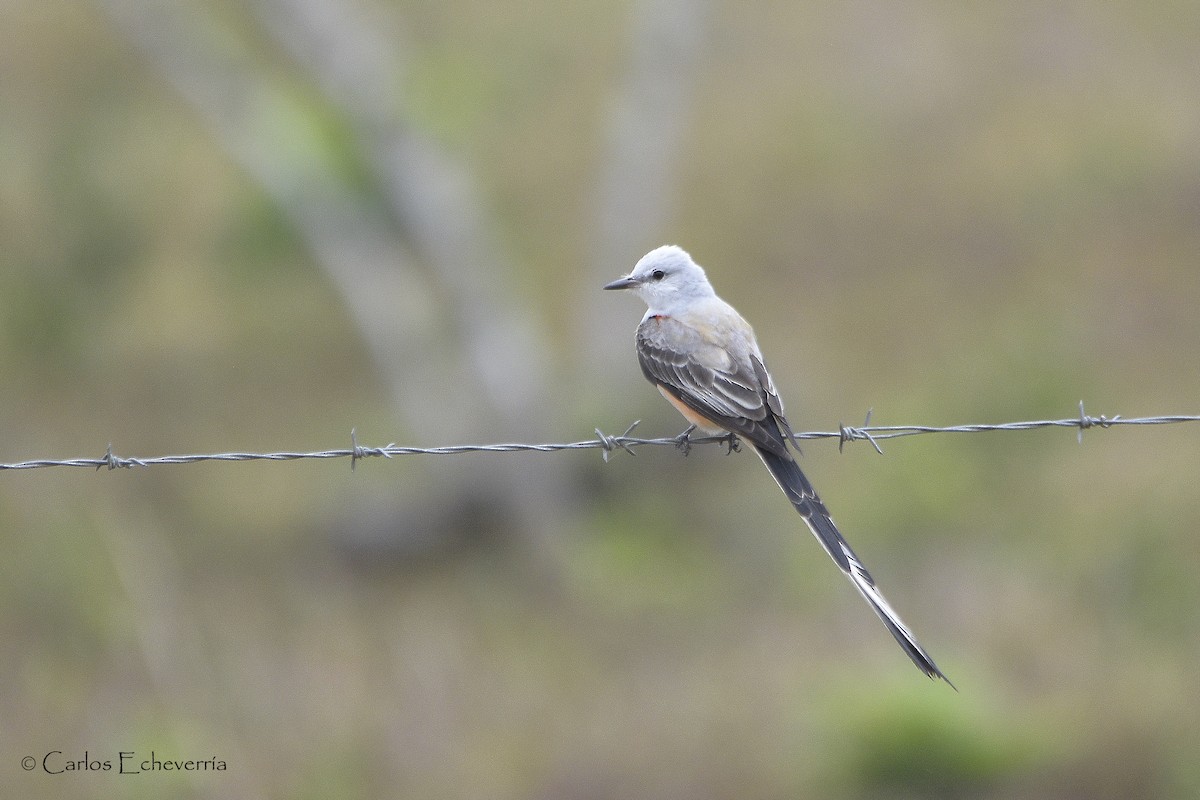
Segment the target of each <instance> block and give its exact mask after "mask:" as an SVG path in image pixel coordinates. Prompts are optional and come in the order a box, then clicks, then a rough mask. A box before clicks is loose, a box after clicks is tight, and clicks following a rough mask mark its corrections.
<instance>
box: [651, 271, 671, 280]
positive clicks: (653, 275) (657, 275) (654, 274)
mask: <svg viewBox="0 0 1200 800" xmlns="http://www.w3.org/2000/svg"><path fill="white" fill-rule="evenodd" d="M650 277H651V278H652V279H654V280H656V281H661V280H662V279H663V278H665V277H667V273H665V272H663V271H662V270H661V269H656V270H654V272H651V273H650Z"/></svg>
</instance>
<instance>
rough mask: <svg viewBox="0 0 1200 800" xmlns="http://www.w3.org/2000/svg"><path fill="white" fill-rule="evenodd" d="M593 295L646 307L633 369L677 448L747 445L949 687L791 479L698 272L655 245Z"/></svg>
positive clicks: (759, 377) (768, 417)
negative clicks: (616, 295) (674, 419)
mask: <svg viewBox="0 0 1200 800" xmlns="http://www.w3.org/2000/svg"><path fill="white" fill-rule="evenodd" d="M603 288H604V289H607V290H621V289H625V290H630V291H632V292H633V293H634V294H636V295H638V296H639V297H640V298H641V299H642V300H644V301H645V303H646V306H647V309H646V313H645V315H644V316H643V317H642V320H641V322H640V323H639V324H638V327H637V331H636V335H635V339H636V345H637V357H638V363H639V364H640V365H641V368H642V373H643V374H644V375H645V376H646V379H647V380H649V381H650V382H651V383H652V384H654V385H655V386H656V387H657V388H658V391H659V393H660V394H662V396H663V397H664V398H665V399H666V400H667V402H668V403H670V404H671V405H672V406H674V407H675V409H676V410H678V411H679V413H680V414H682V415H683V417H684V418H685V419H686V420H687V421H688V423H689V426H688V428H687V429H686V430H685V431H684V432H683V433H682V434H680V437H679V441H680V443H683V444H686V442H687V440H688V437H689V435H690V434H691V433H692V432H693V431H696V430H698V431H700V432H701V433H703V434H705V435H717V434H732V436H733V437H737V438H740V439H741V440H743V441H745V442H748V443H749V444H750V446H751V447H752V448H753V450H754V452H755V453H756V454H757V455H758V457H759V458H760V459H761V460H762V462H763V464H764V465H766V467H767V470H768V471H769V472H770V473H771V476H772V477H773V478H774V479H775V482H776V483H777V484H778V485H779V488H780V489H782V490H783V493H784V495H785V496H786V497H787V499H788V500H790V501H791V503H792V505H793V506H794V507H795V508H796V510H797V511H798V512H800V516H801V517H802V518H803V520H804V522H805V523H807V525H808V527H809V529H810V530H811V531H812V533H813V535H814V536H815V537H816V539H817V541H818V542H820V544H821V546H822V547H823V548H824V549H825V552H827V553H828V554H829V556H830V558H832V559H833V562H834V563H835V564H837V566H838V567H839V568H840V569H841V571H842V572H843V573H844V574H845V575H846V577H848V578H849V579H850V582H851V583H852V584H853V585H854V588H856V589H857V590H858V591H859V593H860V594H861V595H862V596H863V598H864V599H865V600H866V601H867V603H868V604H869V605H870V606H871V608H872V609H873V610H874V611H875V613H876V614H877V615H878V616H879V618H880V619H881V620H882V621H883V624H884V626H886V627H887V629H888V631H889V632H890V633H891V634H892V636H893V637H895V639H896V642H897V643H898V644H899V645H900V647H901V648H902V649H903V650H904V652H905V653H907V654H908V657H909V658H910V659H912V662H913V663H914V664H915V665H916V666H917V668H918V669H920V670H921V671H922V672H924V673H925V674H926V675H927V676H928V677H929V678H930V679H938V678H940V679H941V680H943V681H945V682H946V683H948V684H950V686H951V687H953V686H954V684H953V683H951V681H950V679H949V678H947V677H946V676H945V675H944V674H943V673H942V671H941V670H940V669H938V666H937V664H935V663H934V661H933V659H932V658H931V657H930V656H929V653H928V652H926V650H925V648H923V647H922V646H921V645H920V643H919V642H918V641H917V639H916V637H915V636H914V635H913V633H912V631H911V630H910V629H909V627H908V626H907V625H906V624H905V623H904V621H903V620H901V619H900V615H899V614H897V613H896V611H895V610H894V609H893V608H892V607H891V605H890V604H889V603H888V601H887V600H886V599H885V598H884V596H883V594H882V592H880V591H879V589H878V587H876V585H875V580H874V579H873V578H872V577H871V574H870V573H869V572H868V571H867V568H866V567H865V566H864V565H863V562H862V561H861V560H860V559H859V557H858V556H857V555H855V553H854V551H853V550H852V549H850V545H849V544H848V543H847V542H846V539H845V537H843V536H842V534H841V532H840V531H839V530H838V527H837V525H835V524H834V521H833V518H832V517H831V516H830V515H829V510H828V509H827V508H826V507H825V503H824V502H822V500H821V498H820V497H819V496H818V495H817V491H816V489H814V488H813V485H812V483H811V482H810V481H809V479H808V477H807V476H805V474H804V473H803V472H802V471H801V469H800V465H799V464H798V463H797V461H796V457H795V454H793V452H792V450H791V449H789V445H790V446H791V448H792V449H794V450H795V452H796V454H798V453H799V452H800V447H799V445H798V443H797V441H796V435H795V433H793V431H792V428H791V425H790V424H789V423H788V421H787V418H786V417H785V416H784V413H783V401H782V400H780V398H779V392H778V390H777V389H776V388H775V382H774V380H773V379H772V378H771V373H770V372H769V371H768V370H767V365H766V362H765V361H764V360H763V355H762V351H761V350H760V349H759V346H758V342H757V340H756V338H755V336H754V330H753V328H751V327H750V324H749V323H748V322H746V320H745V319H744V318H743V317H742V315H741V314H739V313H738V312H737V311H736V310H735V309H734V308H733V306H731V305H729V303H727V302H725V301H724V300H722V299H721V298H720V297H718V296H717V293H716V292H715V291H714V290H713V287H712V284H711V283H709V280H708V276H707V275H706V274H705V271H704V269H703V268H702V267H701V266H700V265H699V264H697V263H696V262H695V261H694V260H693V259H692V257H691V255H690V254H689V253H688V252H687V251H686V250H684V249H683V248H681V247H679V246H677V245H663V246H662V247H658V248H655V249H654V250H651V251H650V252H649V253H647V254H646V255H644V256H643V257H642V258H641V259H639V260H638V262H637V264H636V265H635V266H634V268H633V270H632V271H631V272H630V273H629V274H628V275H625V276H624V277H621V278H618V279H617V280H615V281H612V282H610V283H608V284H605V286H604V287H603ZM730 441H731V442H734V441H736V439H735V438H731V439H730Z"/></svg>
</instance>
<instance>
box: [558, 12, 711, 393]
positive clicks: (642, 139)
mask: <svg viewBox="0 0 1200 800" xmlns="http://www.w3.org/2000/svg"><path fill="white" fill-rule="evenodd" d="M709 13H710V12H709V3H708V0H642V2H640V3H638V4H636V5H635V6H634V9H633V15H632V18H631V29H630V35H629V55H628V59H627V62H626V63H627V71H626V73H625V78H624V82H623V83H622V84H621V85H620V86H618V87H616V89H615V91H614V94H613V98H612V102H611V108H610V112H609V115H608V118H609V130H608V145H607V153H606V154H605V156H604V160H603V162H602V166H601V170H600V174H599V175H598V177H597V196H596V219H595V224H594V225H593V226H592V230H593V231H594V232H595V235H594V240H593V241H591V242H589V243H588V244H589V250H588V252H589V253H590V254H591V256H590V258H589V259H588V262H589V266H590V267H591V269H592V274H593V275H594V276H595V280H596V281H597V285H596V286H595V287H589V288H595V289H599V284H600V283H602V282H605V281H609V280H612V279H613V278H615V277H617V276H618V275H620V274H624V273H626V272H628V271H629V270H630V269H632V268H633V265H634V263H635V262H636V260H637V259H638V258H640V257H641V256H642V255H643V254H644V253H646V252H648V251H650V250H651V249H653V248H655V247H657V246H658V245H660V244H670V243H673V242H670V241H668V240H669V239H672V234H671V230H672V227H671V224H670V223H671V221H672V220H671V216H672V212H673V211H674V202H673V197H672V190H673V189H674V188H675V187H676V185H677V182H676V175H675V165H676V153H677V152H678V151H679V149H680V146H681V143H682V142H683V141H684V139H685V138H686V135H687V129H688V122H689V117H690V114H691V109H692V99H693V96H694V94H695V88H696V74H697V70H698V67H699V64H700V62H701V55H702V54H703V52H704V49H705V48H704V45H705V41H706V39H707V34H708V30H707V29H708V21H709ZM584 296H585V297H588V298H589V300H590V302H589V303H588V305H587V307H586V308H585V309H584V313H582V314H580V315H579V317H578V319H579V321H580V323H581V325H582V326H583V328H582V330H580V331H578V335H577V337H576V338H577V341H580V342H583V343H584V348H585V353H586V356H587V359H586V362H585V363H587V364H588V366H589V369H591V370H593V371H594V372H593V375H604V376H612V375H625V376H628V378H629V379H631V380H632V379H635V378H636V379H638V380H640V376H639V375H638V371H637V369H636V368H634V367H631V366H630V365H631V364H633V354H632V353H633V345H632V336H633V332H632V326H626V328H627V329H626V328H621V329H620V333H621V335H614V324H615V323H614V309H613V303H612V298H611V297H608V296H603V295H602V294H601V293H600V292H599V291H595V292H586V293H585V294H584ZM626 334H627V335H626Z"/></svg>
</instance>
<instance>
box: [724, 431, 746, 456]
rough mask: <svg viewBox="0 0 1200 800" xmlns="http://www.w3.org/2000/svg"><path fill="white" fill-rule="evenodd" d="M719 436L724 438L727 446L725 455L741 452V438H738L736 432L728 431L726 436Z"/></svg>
mask: <svg viewBox="0 0 1200 800" xmlns="http://www.w3.org/2000/svg"><path fill="white" fill-rule="evenodd" d="M721 438H722V439H724V440H725V445H726V446H727V447H728V448H729V449H728V450H726V451H725V455H729V454H730V453H740V452H742V440H741V439H739V438H738V435H737V434H736V433H734V432H733V431H730V432H729V435H728V436H722V437H721Z"/></svg>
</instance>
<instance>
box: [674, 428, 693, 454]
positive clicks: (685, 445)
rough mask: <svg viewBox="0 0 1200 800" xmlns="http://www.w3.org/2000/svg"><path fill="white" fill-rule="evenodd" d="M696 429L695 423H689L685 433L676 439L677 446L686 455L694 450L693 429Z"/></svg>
mask: <svg viewBox="0 0 1200 800" xmlns="http://www.w3.org/2000/svg"><path fill="white" fill-rule="evenodd" d="M694 430H696V426H695V425H688V426H687V429H685V430H684V432H683V433H681V434H679V435H678V436H676V437H675V439H674V441H675V447H676V448H677V449H678V450H679V452H681V453H683V454H684V456H686V455H687V454H688V453H690V452H692V431H694Z"/></svg>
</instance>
